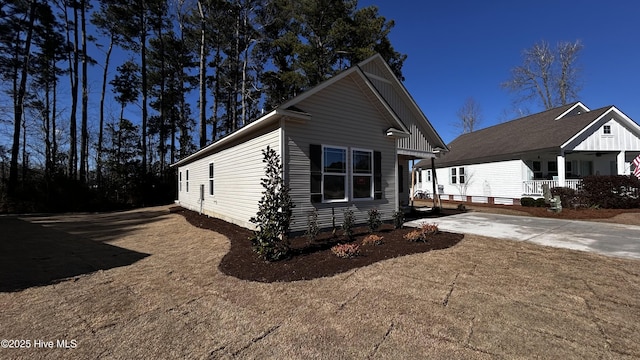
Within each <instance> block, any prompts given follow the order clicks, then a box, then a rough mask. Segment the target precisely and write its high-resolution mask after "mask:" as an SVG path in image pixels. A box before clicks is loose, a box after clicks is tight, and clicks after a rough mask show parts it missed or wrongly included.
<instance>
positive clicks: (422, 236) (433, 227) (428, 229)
mask: <svg viewBox="0 0 640 360" xmlns="http://www.w3.org/2000/svg"><path fill="white" fill-rule="evenodd" d="M438 231H440V230H439V229H438V224H426V223H425V224H423V225H422V226H421V227H420V228H419V229H416V230H412V231H411V232H408V233H406V234H405V235H404V239H405V240H408V241H413V242H417V241H422V242H427V240H429V236H430V235H434V234H437V233H438Z"/></svg>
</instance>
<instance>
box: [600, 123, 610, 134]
mask: <svg viewBox="0 0 640 360" xmlns="http://www.w3.org/2000/svg"><path fill="white" fill-rule="evenodd" d="M602 133H603V134H605V135H611V125H605V126H603V127H602Z"/></svg>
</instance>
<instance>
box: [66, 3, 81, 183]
mask: <svg viewBox="0 0 640 360" xmlns="http://www.w3.org/2000/svg"><path fill="white" fill-rule="evenodd" d="M65 10H66V9H65ZM66 17H67V15H66V11H65V20H66V23H67V24H68V23H69V21H68V20H67V19H66ZM73 19H74V25H73V27H74V29H73V32H74V42H73V56H72V55H71V54H69V78H70V81H71V114H70V117H69V164H68V170H67V171H68V176H69V177H70V178H72V179H75V178H76V173H77V169H78V151H77V142H78V141H77V140H78V138H77V134H76V121H77V109H78V80H79V79H78V77H79V74H78V62H79V54H78V52H79V51H78V42H79V40H78V9H77V7H75V6H74V8H73ZM70 31H71V30H70V29H69V26H68V25H67V40H69V32H70Z"/></svg>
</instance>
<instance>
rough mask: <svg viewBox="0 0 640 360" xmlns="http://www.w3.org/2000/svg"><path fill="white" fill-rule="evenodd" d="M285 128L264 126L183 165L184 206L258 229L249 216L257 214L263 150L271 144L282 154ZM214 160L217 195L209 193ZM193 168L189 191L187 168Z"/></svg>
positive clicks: (180, 196) (180, 194)
mask: <svg viewBox="0 0 640 360" xmlns="http://www.w3.org/2000/svg"><path fill="white" fill-rule="evenodd" d="M280 139H281V131H280V127H279V126H277V125H271V126H269V127H268V128H266V129H262V130H261V131H260V132H259V133H258V135H256V136H254V137H251V138H245V139H239V140H238V141H236V142H235V143H234V144H231V145H230V146H227V147H225V148H223V149H220V150H218V151H216V152H215V153H213V154H210V155H207V156H205V157H203V158H201V159H198V160H195V161H193V162H191V163H189V164H187V165H184V166H180V167H179V168H178V171H179V172H181V173H182V186H181V187H180V188H179V191H178V202H179V204H180V205H181V206H183V207H185V208H188V209H190V210H194V211H198V212H200V211H202V213H204V214H207V215H210V216H214V217H217V218H220V219H223V220H225V221H228V222H231V223H234V224H237V225H240V226H243V227H246V228H250V229H254V228H255V226H254V224H252V223H251V222H249V219H250V218H251V217H253V216H255V215H256V212H257V211H258V202H259V201H260V198H261V197H262V191H263V188H262V186H261V185H260V179H261V178H263V177H264V175H265V170H264V167H265V164H264V163H263V162H262V159H263V155H262V150H263V149H266V147H267V146H270V147H271V148H273V149H275V150H276V151H277V152H278V154H280ZM211 162H213V164H214V183H215V184H214V190H215V193H214V195H209V163H211ZM187 169H188V170H189V191H188V192H187V191H186V186H185V182H186V175H185V174H186V170H187ZM201 185H204V201H202V202H201V201H200V186H201Z"/></svg>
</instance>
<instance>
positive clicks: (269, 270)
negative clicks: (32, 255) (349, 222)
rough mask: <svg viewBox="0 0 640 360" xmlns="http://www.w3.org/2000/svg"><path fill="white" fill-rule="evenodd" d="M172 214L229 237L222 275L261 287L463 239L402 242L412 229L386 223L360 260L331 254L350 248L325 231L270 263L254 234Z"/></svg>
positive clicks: (363, 232)
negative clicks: (335, 248) (339, 247)
mask: <svg viewBox="0 0 640 360" xmlns="http://www.w3.org/2000/svg"><path fill="white" fill-rule="evenodd" d="M173 212H176V213H178V214H181V215H182V216H184V217H185V218H186V219H187V221H188V222H189V223H190V224H192V225H194V226H197V227H199V228H202V229H208V230H213V231H216V232H218V233H221V234H223V235H225V236H226V237H227V238H229V240H230V241H231V249H230V251H229V253H227V254H226V255H225V256H224V257H223V259H222V261H221V262H220V265H219V269H220V271H222V272H223V273H225V274H227V275H230V276H234V277H237V278H239V279H243V280H251V281H259V282H276V281H296V280H310V279H315V278H320V277H326V276H332V275H335V274H339V273H343V272H346V271H349V270H351V269H354V268H358V267H362V266H367V265H370V264H373V263H375V262H378V261H381V260H385V259H391V258H395V257H399V256H404V255H410V254H416V253H422V252H427V251H432V250H441V249H446V248H449V247H452V246H454V245H456V244H457V243H458V242H460V240H462V238H463V237H464V236H463V235H462V234H454V233H448V232H440V233H438V234H435V235H433V236H432V237H431V238H430V239H429V241H428V242H427V243H422V242H410V241H407V240H405V239H403V236H404V234H406V233H408V232H409V231H411V230H413V229H411V228H404V229H397V230H396V229H393V227H392V226H391V225H389V224H384V225H383V226H382V228H381V230H380V231H378V232H377V234H378V235H380V236H383V237H384V240H383V241H384V244H382V245H365V246H360V256H357V257H354V258H351V259H342V258H339V257H337V256H336V255H334V254H333V253H332V252H331V247H332V246H333V245H335V244H339V243H345V242H346V240H345V238H344V237H343V236H340V235H338V236H337V237H335V238H334V237H333V236H332V234H331V232H324V233H321V234H320V235H319V236H318V239H316V241H314V242H313V243H310V242H309V240H308V239H307V238H306V237H305V236H297V237H294V238H292V239H290V241H291V247H292V254H291V257H290V258H288V259H286V260H281V261H276V262H266V261H263V260H260V259H259V258H258V256H257V254H256V253H255V252H253V249H252V248H251V241H250V240H249V237H250V236H251V235H252V232H251V231H250V230H247V229H245V228H242V227H240V226H237V225H234V224H231V223H228V222H226V221H223V220H220V219H216V218H211V217H207V216H205V215H200V214H198V213H196V212H194V211H190V210H186V209H179V210H174V211H173ZM338 234H341V231H338ZM367 235H368V232H367V228H366V227H358V228H355V239H354V241H353V242H355V243H358V244H361V243H362V239H364V237H366V236H367Z"/></svg>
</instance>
